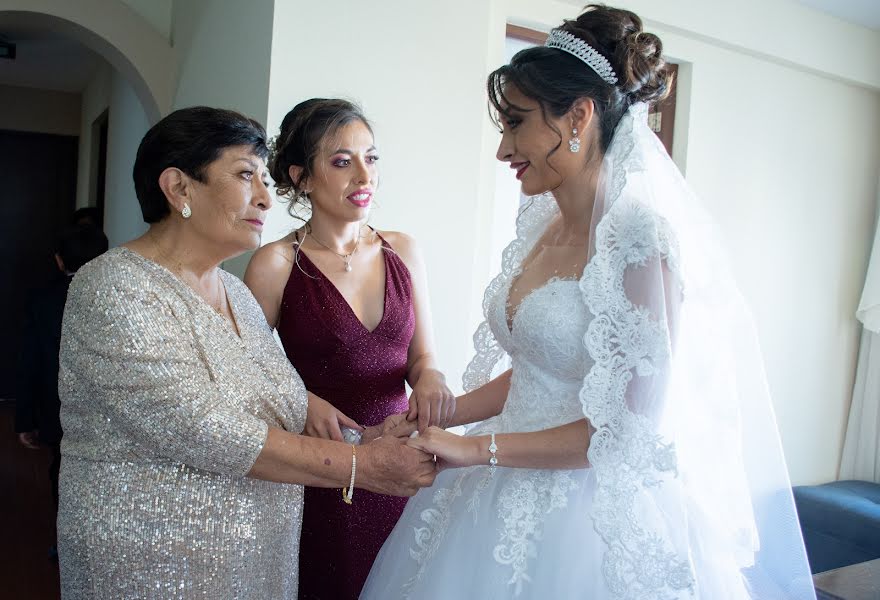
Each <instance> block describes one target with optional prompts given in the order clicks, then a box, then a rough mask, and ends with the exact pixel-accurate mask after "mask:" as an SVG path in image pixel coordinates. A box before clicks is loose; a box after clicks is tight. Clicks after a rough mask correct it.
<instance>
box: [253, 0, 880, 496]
mask: <svg viewBox="0 0 880 600" xmlns="http://www.w3.org/2000/svg"><path fill="white" fill-rule="evenodd" d="M340 4H343V5H344V10H343V9H341V8H340ZM581 4H582V2H579V1H578V2H575V1H574V0H571V2H569V1H565V2H558V1H554V0H489V1H487V2H468V1H466V0H453V1H452V2H446V3H442V4H440V3H421V4H420V6H419V10H418V13H417V16H418V18H413V16H414V13H413V11H412V8H411V4H410V3H408V2H405V1H403V0H389V1H387V2H383V3H381V4H379V5H369V6H366V5H363V4H361V3H356V2H344V3H338V2H337V3H321V4H319V3H311V2H305V1H304V0H278V1H277V2H276V11H275V33H274V36H273V46H272V57H273V65H272V74H271V87H270V98H269V118H268V121H269V126H270V133H273V132H275V131H276V130H277V128H278V126H279V124H280V122H281V118H282V117H283V115H284V114H285V112H286V111H287V110H288V109H289V108H290V107H292V106H293V105H294V104H295V103H296V102H298V101H300V100H303V99H306V98H309V97H313V96H332V95H341V96H346V97H351V98H354V99H357V100H360V101H361V102H362V104H363V105H364V108H365V109H366V112H367V114H368V116H370V117H371V118H372V119H373V120H374V122H375V125H376V135H377V143H378V146H379V148H380V150H381V151H382V163H381V172H382V177H383V183H382V186H381V189H380V193H379V194H378V198H379V201H380V203H381V209H379V210H378V211H376V213H375V214H374V216H373V219H372V222H373V223H374V224H376V225H377V226H379V227H380V228H383V227H384V228H390V229H401V230H403V231H407V232H409V233H411V234H413V235H414V236H415V237H416V238H417V239H418V240H419V242H420V245H421V246H422V249H423V252H424V254H425V260H426V262H427V266H428V276H429V279H430V282H429V283H430V290H431V295H432V302H433V305H434V306H433V308H434V310H433V313H434V318H435V328H436V330H437V338H438V350H439V354H440V358H441V363H442V367H443V368H444V370H445V371H446V372H447V373H448V375H449V378H450V380H451V381H453V382H455V383H457V382H458V381H459V380H460V375H461V373H462V371H463V369H464V366H465V364H466V361H467V359H468V358H469V356H470V354H471V350H470V335H471V332H472V330H473V326H474V324H475V323H476V321H477V320H478V318H479V315H478V310H479V301H480V297H481V295H482V291H483V287H484V286H485V284H486V282H487V281H488V280H489V277H490V276H491V271H492V270H493V269H492V266H493V264H497V252H498V251H499V249H498V247H497V243H496V242H495V241H494V240H493V239H492V237H493V236H490V235H487V234H486V233H487V232H490V231H494V230H497V229H498V226H497V224H495V223H494V221H495V220H496V219H497V218H499V217H498V216H499V215H505V214H507V212H508V211H507V208H506V207H499V206H498V203H497V202H496V201H495V198H494V190H495V173H496V167H495V164H494V150H495V144H496V143H497V139H498V137H497V133H495V132H494V131H492V129H491V127H490V125H489V123H488V119H487V117H486V104H485V92H484V78H485V76H486V74H488V72H489V71H491V70H492V69H494V68H495V67H496V66H498V65H499V64H501V62H502V60H503V54H504V24H505V21H510V22H514V23H517V24H523V25H531V26H535V27H538V28H540V29H544V30H547V29H549V28H550V27H552V26H555V25H557V24H558V23H559V22H560V21H561V19H562V18H563V17H572V16H575V15H576V14H577V13H578V11H579V10H580V5H581ZM619 4H622V5H623V6H626V7H631V8H633V9H634V10H636V11H639V12H641V13H642V14H643V16H645V17H646V19H647V21H648V23H649V25H651V26H652V27H653V29H654V30H655V31H656V32H657V33H659V34H661V37H662V38H663V39H664V41H665V42H666V50H667V54H669V55H670V56H673V57H675V58H676V59H678V60H681V61H683V62H684V63H685V68H686V72H687V73H688V74H689V75H690V79H691V82H690V86H689V87H690V89H689V90H686V91H685V93H686V92H689V98H688V102H687V103H686V107H689V108H690V115H685V117H686V118H687V119H688V122H686V123H682V124H681V126H679V127H677V129H678V130H679V133H681V132H682V131H684V132H685V133H686V134H687V135H688V140H687V142H688V143H687V144H686V145H685V146H683V149H684V150H683V152H684V156H682V157H681V158H682V159H683V160H685V161H686V164H687V166H688V170H687V176H688V179H689V180H690V181H691V182H692V184H693V185H694V187H695V189H696V190H697V192H698V193H699V194H700V195H701V196H702V197H703V199H704V201H705V203H706V204H707V205H708V207H709V209H710V210H711V211H712V212H713V213H714V214H715V216H716V217H717V219H718V220H719V222H720V225H721V229H722V230H723V232H724V234H725V236H726V237H727V241H728V245H729V248H730V250H731V254H732V260H733V263H734V268H735V270H736V272H737V274H738V276H739V278H740V283H741V286H742V288H743V291H744V293H745V295H746V296H747V298H748V299H749V301H750V303H751V304H752V307H753V309H754V312H755V316H756V319H757V321H758V325H759V328H760V335H761V339H762V343H763V347H764V352H765V357H766V362H767V367H768V375H769V379H770V385H771V388H772V391H773V394H774V400H775V404H776V409H777V413H778V418H779V423H780V430H781V433H782V438H783V444H784V446H785V451H786V454H787V457H788V461H789V466H790V470H791V473H792V477H793V480H794V481H795V483H812V482H819V481H828V480H831V479H834V478H835V477H836V473H837V465H838V462H839V458H840V450H841V445H842V436H843V427H844V424H845V420H846V414H847V409H848V403H849V394H850V391H851V386H852V378H853V373H854V359H855V352H856V341H857V340H856V335H857V328H856V325H855V321H854V319H853V312H854V310H855V306H856V302H857V299H858V294H859V291H860V289H861V283H862V281H861V278H862V277H863V275H864V270H865V266H866V260H867V253H868V249H869V243H870V239H871V224H872V223H873V221H874V212H875V199H876V185H877V165H878V164H880V135H878V134H880V97H878V93H877V90H878V89H880V33H878V32H873V31H870V30H867V29H864V28H860V27H857V26H854V25H849V24H846V23H843V22H841V21H838V20H836V19H833V18H830V17H827V16H825V15H822V14H820V13H817V12H814V11H811V10H809V9H805V8H804V7H802V6H799V5H796V4H794V3H790V2H785V1H782V0H774V1H773V2H759V1H758V0H747V2H746V3H745V4H743V5H742V6H740V5H733V4H729V3H723V2H711V3H706V2H701V1H699V0H682V1H680V2H675V3H657V2H649V1H648V0H631V1H623V2H620V3H619ZM722 17H723V18H722ZM364 31H367V32H369V35H368V36H367V38H368V39H369V43H368V44H367V45H364V44H363V43H362V42H361V40H362V39H364V35H363V32H364ZM805 31H806V32H808V33H810V35H809V36H808V39H809V40H810V42H809V44H804V43H803V39H804V37H803V34H804V32H805ZM381 32H389V33H388V34H384V33H381ZM392 33H393V34H392ZM799 40H800V41H799ZM682 83H683V84H685V83H686V82H685V81H683V82H682ZM685 87H688V86H687V85H685ZM679 118H680V117H678V116H677V121H678V119H679ZM678 124H679V123H677V125H678ZM685 126H686V127H685ZM677 158H678V157H677ZM510 202H511V206H512V207H515V205H516V204H515V203H516V198H512V199H511V201H510ZM511 221H512V216H511ZM290 226H291V221H290V220H289V218H287V217H286V213H285V211H284V207H283V206H279V207H277V208H276V209H273V213H272V216H271V218H270V221H269V229H268V230H267V236H266V237H267V241H268V240H271V239H275V238H277V237H280V236H281V235H283V234H284V233H285V232H286V231H288V230H289V228H290Z"/></svg>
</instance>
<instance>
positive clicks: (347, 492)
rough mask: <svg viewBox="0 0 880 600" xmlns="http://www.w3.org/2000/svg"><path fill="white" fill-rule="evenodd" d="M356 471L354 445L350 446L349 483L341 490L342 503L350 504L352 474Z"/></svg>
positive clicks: (352, 492)
mask: <svg viewBox="0 0 880 600" xmlns="http://www.w3.org/2000/svg"><path fill="white" fill-rule="evenodd" d="M356 471H357V450H356V449H355V446H354V444H352V445H351V481H349V482H348V487H347V488H342V501H343V502H345V503H346V504H351V498H352V496H354V474H355V472H356Z"/></svg>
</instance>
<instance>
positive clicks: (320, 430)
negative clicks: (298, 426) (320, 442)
mask: <svg viewBox="0 0 880 600" xmlns="http://www.w3.org/2000/svg"><path fill="white" fill-rule="evenodd" d="M308 394H309V407H308V410H307V411H306V427H305V430H304V431H303V433H305V434H306V435H308V436H311V437H316V438H323V439H325V440H334V441H337V442H341V441H343V440H342V431H341V429H340V428H341V427H350V428H352V429H354V430H356V431H363V430H364V428H363V427H361V426H360V425H358V424H357V423H355V422H354V421H352V420H351V419H349V418H348V417H347V416H346V415H345V414H343V413H342V411H340V410H338V409H337V408H336V407H334V406H333V405H332V404H330V403H329V402H327V401H326V400H324V399H322V398H319V397H318V396H316V395H314V394H313V393H311V392H309V393H308Z"/></svg>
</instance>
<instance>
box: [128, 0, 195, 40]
mask: <svg viewBox="0 0 880 600" xmlns="http://www.w3.org/2000/svg"><path fill="white" fill-rule="evenodd" d="M122 1H123V2H124V3H125V4H127V5H128V6H129V8H131V9H132V10H133V11H135V12H136V13H138V14H139V15H140V16H141V17H142V18H143V19H144V20H145V21H146V22H148V23H149V24H150V25H152V26H153V28H154V29H155V30H156V31H158V32H159V33H160V34H161V35H162V37H164V38H165V39H170V38H171V17H172V13H173V7H174V0H122ZM182 1H183V2H187V1H188V0H182Z"/></svg>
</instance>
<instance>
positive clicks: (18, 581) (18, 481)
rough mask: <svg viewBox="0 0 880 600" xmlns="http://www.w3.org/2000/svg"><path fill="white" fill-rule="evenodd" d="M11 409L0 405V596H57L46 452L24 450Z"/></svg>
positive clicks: (46, 599)
mask: <svg viewBox="0 0 880 600" xmlns="http://www.w3.org/2000/svg"><path fill="white" fill-rule="evenodd" d="M14 414H15V405H14V404H13V403H12V402H4V401H0V519H2V524H0V530H2V531H3V535H2V536H0V574H2V575H0V598H9V600H19V599H22V600H56V599H57V598H60V597H61V594H60V592H59V585H58V563H57V562H55V561H51V560H49V558H48V550H49V547H50V546H51V545H52V544H54V543H55V540H53V539H52V536H53V532H52V525H51V520H52V495H51V492H50V485H49V461H50V457H49V452H48V451H46V450H28V449H27V448H25V447H24V446H22V445H21V444H19V443H18V435H17V434H16V433H15V432H14V430H13V419H14Z"/></svg>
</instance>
